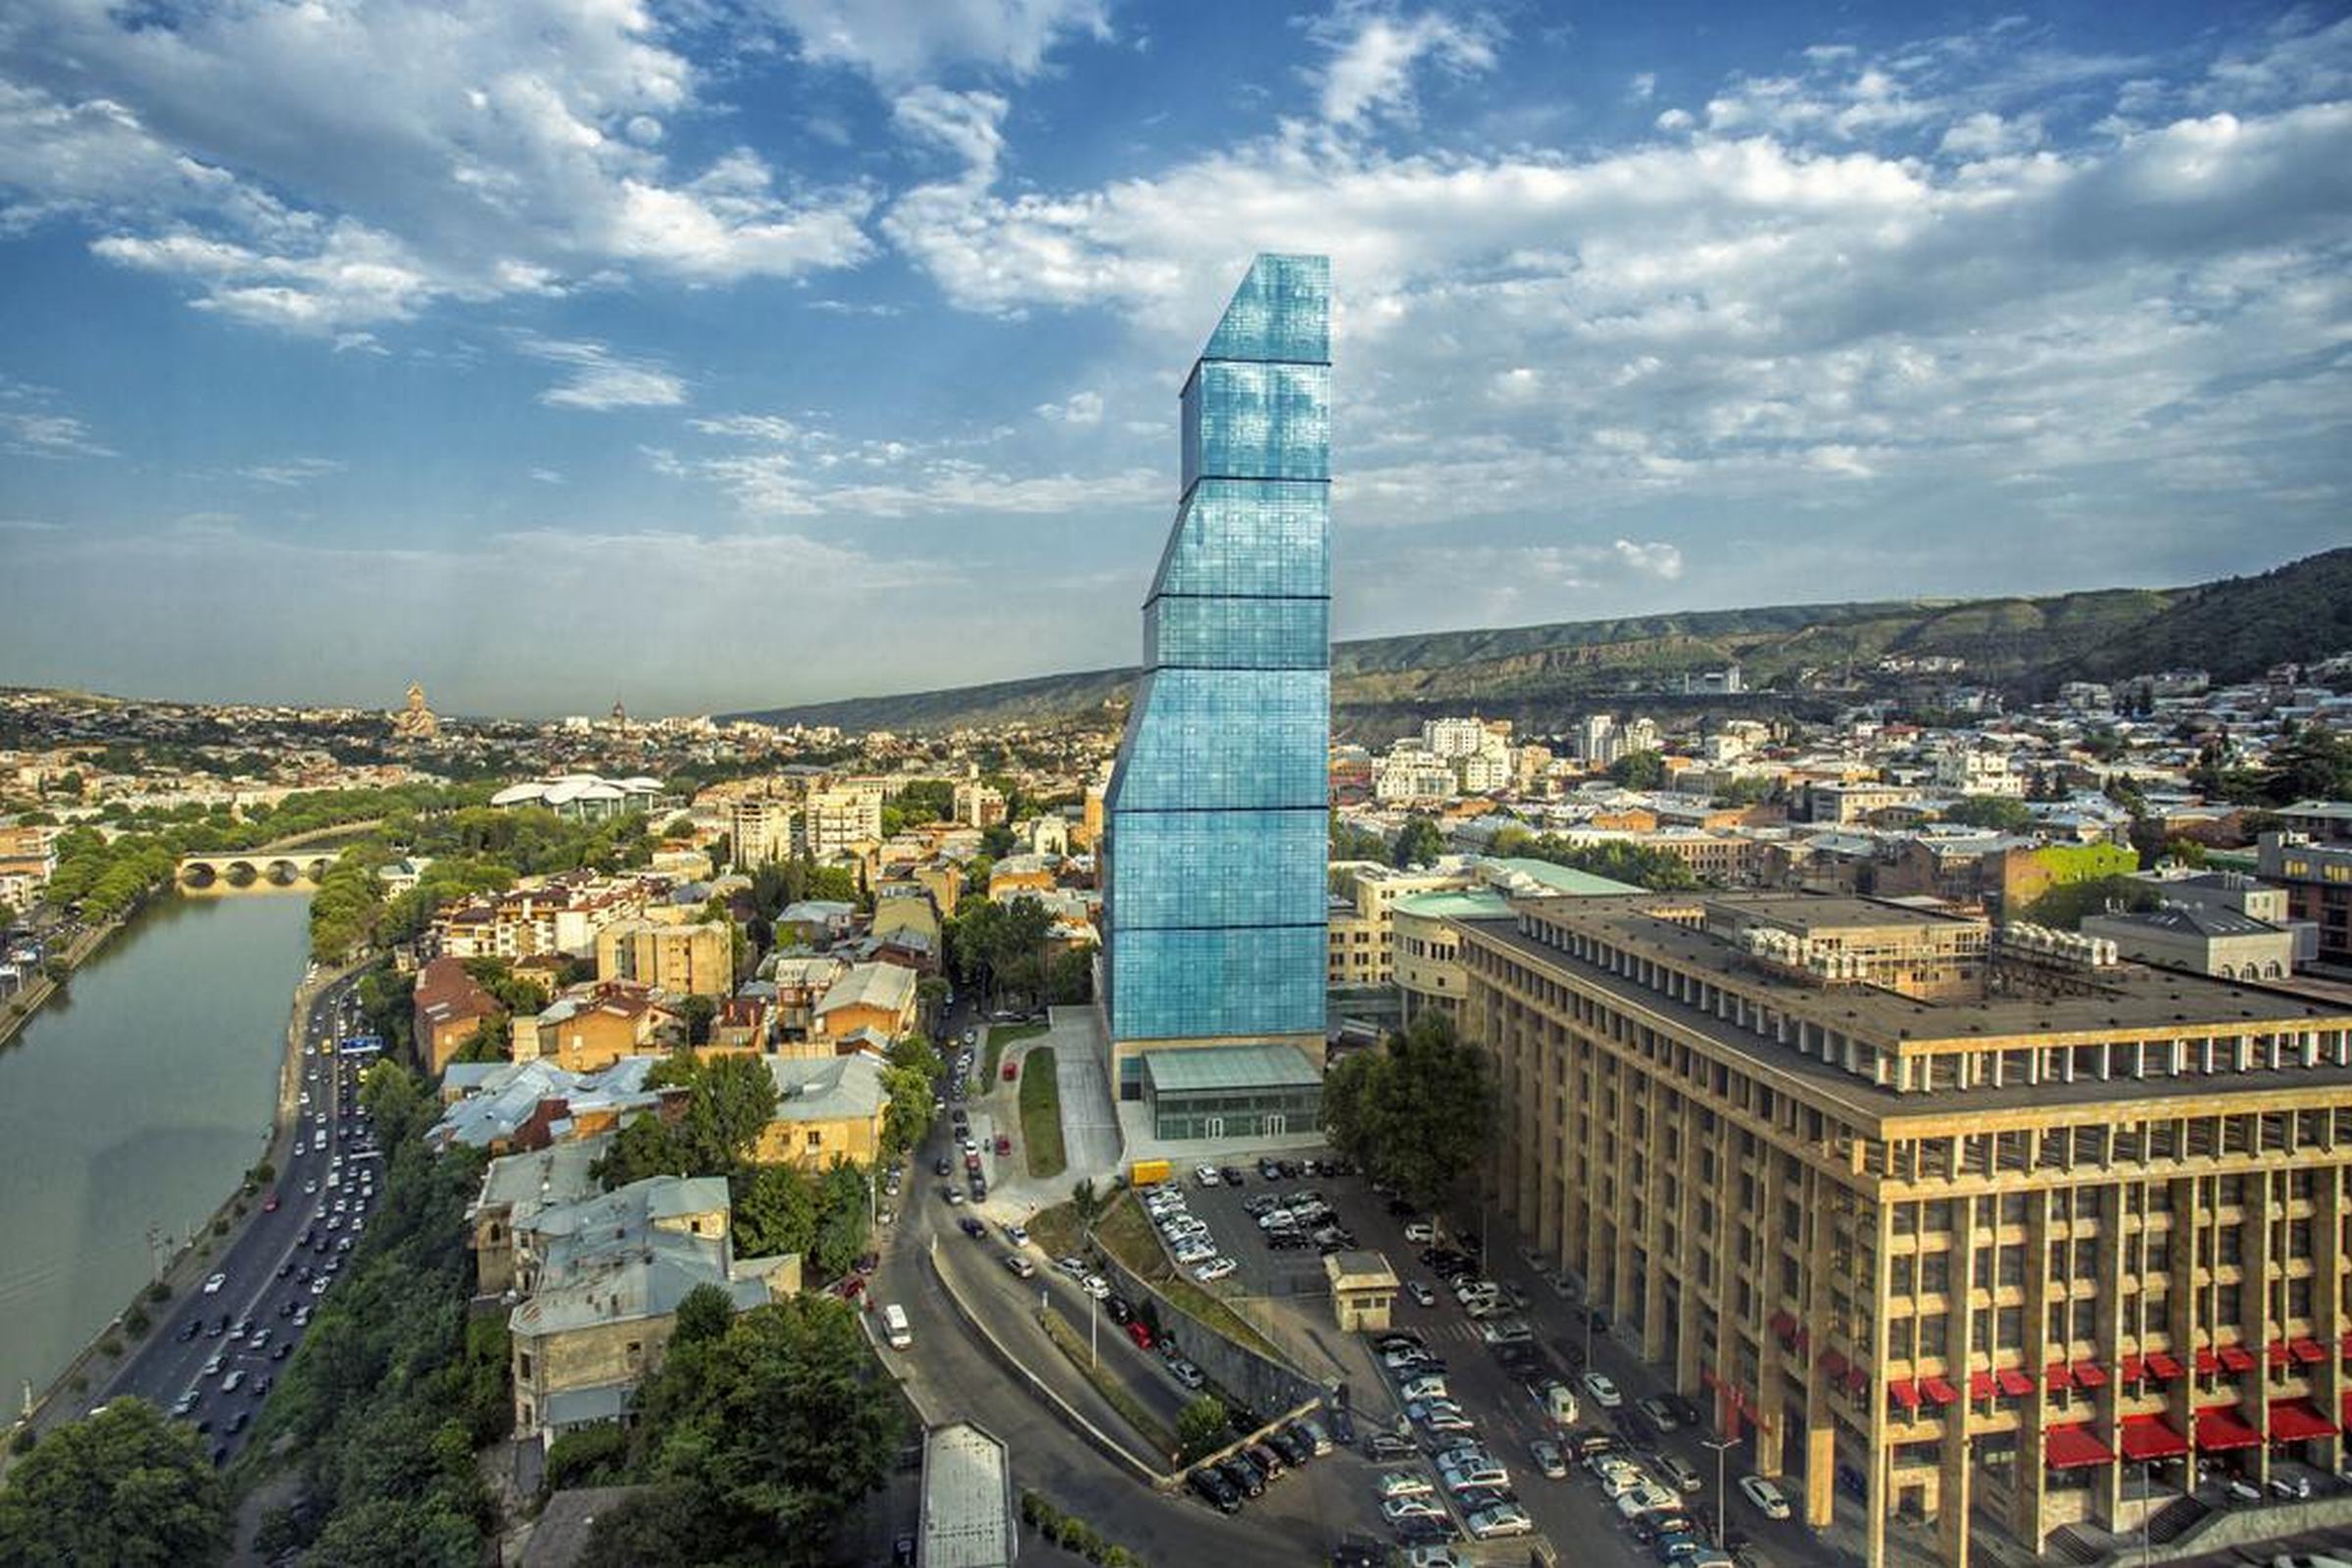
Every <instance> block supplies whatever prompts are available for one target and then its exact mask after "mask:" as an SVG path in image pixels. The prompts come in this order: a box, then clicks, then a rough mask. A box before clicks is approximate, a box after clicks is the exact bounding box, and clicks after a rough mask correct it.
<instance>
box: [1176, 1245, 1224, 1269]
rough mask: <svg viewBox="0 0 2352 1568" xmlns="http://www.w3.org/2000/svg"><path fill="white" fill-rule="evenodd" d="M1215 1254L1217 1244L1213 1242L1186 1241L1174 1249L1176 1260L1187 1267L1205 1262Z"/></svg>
mask: <svg viewBox="0 0 2352 1568" xmlns="http://www.w3.org/2000/svg"><path fill="white" fill-rule="evenodd" d="M1216 1255H1217V1244H1216V1243H1214V1242H1186V1243H1184V1244H1183V1245H1181V1246H1179V1247H1178V1248H1177V1249H1176V1261H1177V1262H1179V1263H1182V1264H1185V1265H1186V1266H1187V1267H1190V1266H1191V1265H1192V1264H1195V1263H1205V1262H1207V1261H1208V1260H1209V1259H1210V1258H1212V1257H1214V1256H1216Z"/></svg>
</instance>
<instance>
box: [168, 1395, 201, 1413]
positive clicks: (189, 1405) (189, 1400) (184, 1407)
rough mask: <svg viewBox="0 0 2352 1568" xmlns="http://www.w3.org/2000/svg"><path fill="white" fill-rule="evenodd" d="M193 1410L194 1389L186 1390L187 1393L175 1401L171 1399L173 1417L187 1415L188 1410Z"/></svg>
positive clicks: (194, 1406) (194, 1403) (194, 1402)
mask: <svg viewBox="0 0 2352 1568" xmlns="http://www.w3.org/2000/svg"><path fill="white" fill-rule="evenodd" d="M195 1408H196V1391H195V1390H194V1389H190V1390H188V1391H187V1392H186V1393H185V1394H183V1395H181V1396H180V1397H178V1398H176V1399H173V1400H172V1414H173V1415H186V1414H187V1413H188V1412H189V1411H190V1410H193V1409H195Z"/></svg>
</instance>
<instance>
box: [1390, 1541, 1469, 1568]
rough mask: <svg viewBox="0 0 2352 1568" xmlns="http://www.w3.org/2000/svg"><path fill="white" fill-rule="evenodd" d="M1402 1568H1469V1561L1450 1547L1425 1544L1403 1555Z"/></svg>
mask: <svg viewBox="0 0 2352 1568" xmlns="http://www.w3.org/2000/svg"><path fill="white" fill-rule="evenodd" d="M1404 1568H1470V1559H1469V1558H1467V1557H1465V1556H1463V1555H1462V1554H1461V1553H1460V1552H1458V1551H1456V1550H1454V1549H1453V1548H1452V1547H1451V1546H1440V1545H1436V1544H1426V1545H1419V1546H1415V1547H1414V1548H1413V1549H1412V1550H1410V1551H1408V1552H1406V1553H1405V1554H1404Z"/></svg>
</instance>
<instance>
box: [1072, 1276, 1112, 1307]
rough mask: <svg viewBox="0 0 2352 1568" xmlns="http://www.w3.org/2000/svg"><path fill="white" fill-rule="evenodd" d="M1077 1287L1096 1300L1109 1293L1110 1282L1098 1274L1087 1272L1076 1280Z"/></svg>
mask: <svg viewBox="0 0 2352 1568" xmlns="http://www.w3.org/2000/svg"><path fill="white" fill-rule="evenodd" d="M1078 1288H1079V1289H1080V1290H1082V1291H1084V1292H1085V1293H1086V1294H1087V1295H1089V1296H1091V1297H1093V1298H1094V1299H1096V1300H1098V1301H1100V1300H1103V1299H1106V1298H1107V1297H1109V1295H1110V1282H1109V1281H1107V1280H1105V1279H1104V1278H1103V1276H1102V1275H1100V1274H1089V1275H1088V1276H1087V1277H1086V1278H1085V1279H1082V1280H1080V1281H1079V1282H1078Z"/></svg>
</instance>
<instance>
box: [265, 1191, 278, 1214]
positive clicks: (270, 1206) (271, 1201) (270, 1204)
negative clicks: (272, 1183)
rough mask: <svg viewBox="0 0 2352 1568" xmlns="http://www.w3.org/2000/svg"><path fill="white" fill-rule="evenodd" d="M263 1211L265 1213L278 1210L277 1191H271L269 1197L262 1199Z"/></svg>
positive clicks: (272, 1212)
mask: <svg viewBox="0 0 2352 1568" xmlns="http://www.w3.org/2000/svg"><path fill="white" fill-rule="evenodd" d="M262 1212H263V1213H265V1214H274V1213H276V1212H277V1195H276V1194H275V1193H271V1194H270V1196H269V1197H268V1198H265V1199H263V1200H262Z"/></svg>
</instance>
